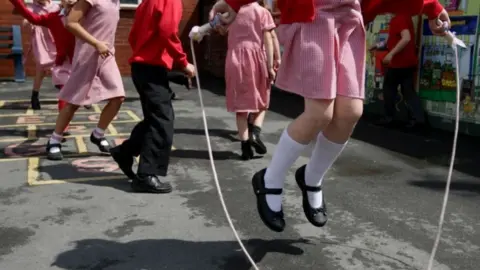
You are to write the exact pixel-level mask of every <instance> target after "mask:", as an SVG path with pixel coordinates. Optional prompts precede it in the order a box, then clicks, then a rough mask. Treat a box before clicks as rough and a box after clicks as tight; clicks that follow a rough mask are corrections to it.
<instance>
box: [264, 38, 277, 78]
mask: <svg viewBox="0 0 480 270" xmlns="http://www.w3.org/2000/svg"><path fill="white" fill-rule="evenodd" d="M263 42H264V44H265V50H266V52H267V65H268V76H269V77H270V80H272V81H273V80H275V69H274V65H273V60H274V58H273V57H274V54H275V52H274V45H273V38H272V31H264V32H263Z"/></svg>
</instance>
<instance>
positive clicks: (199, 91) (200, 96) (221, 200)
mask: <svg viewBox="0 0 480 270" xmlns="http://www.w3.org/2000/svg"><path fill="white" fill-rule="evenodd" d="M190 48H191V50H192V58H193V65H194V66H195V73H196V76H195V78H196V80H197V90H198V98H199V99H200V108H201V110H202V118H203V127H204V128H205V136H206V137H207V147H208V155H209V157H210V165H211V166H212V172H213V180H214V181H215V185H216V187H217V192H218V197H219V198H220V202H221V204H222V207H223V212H224V213H225V216H226V217H227V220H228V224H229V225H230V228H231V229H232V231H233V234H234V235H235V238H236V239H237V242H238V244H239V245H240V248H241V249H242V251H243V253H245V256H246V257H247V259H248V260H249V261H250V263H251V264H252V266H253V268H254V269H255V270H259V268H258V266H257V265H256V263H255V261H254V260H253V259H252V256H250V253H248V250H247V249H246V248H245V246H244V245H243V242H242V239H240V236H239V235H238V233H237V230H236V229H235V226H234V225H233V221H232V218H231V217H230V213H228V208H227V205H226V204H225V199H224V198H223V194H222V188H221V187H220V182H219V181H218V175H217V169H216V168H215V162H214V158H213V151H212V145H211V143H210V135H209V133H208V125H207V114H206V113H205V106H204V105H203V96H202V88H201V87H200V78H199V75H198V66H197V59H196V56H195V48H194V43H193V39H190Z"/></svg>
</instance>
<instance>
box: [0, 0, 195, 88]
mask: <svg viewBox="0 0 480 270" xmlns="http://www.w3.org/2000/svg"><path fill="white" fill-rule="evenodd" d="M201 2H202V0H199V1H197V0H183V4H184V9H183V19H182V22H181V24H180V35H181V39H182V42H183V44H184V48H185V50H186V52H188V54H189V55H190V53H189V52H190V46H189V40H188V32H189V31H190V29H191V28H192V27H193V26H194V25H196V24H198V21H199V12H198V11H199V10H198V9H199V7H201V5H200V4H201ZM14 13H15V12H14V10H13V7H12V5H11V3H10V2H9V0H0V26H9V25H14V24H16V25H21V24H22V20H23V18H22V17H21V16H19V15H16V14H14ZM134 14H135V10H134V9H130V10H129V9H122V10H121V11H120V18H121V19H120V22H119V23H118V29H117V35H116V42H115V49H116V55H115V56H116V58H117V63H118V66H119V68H120V72H121V73H122V75H124V76H129V75H130V66H129V64H128V58H129V57H130V55H131V50H130V46H129V45H128V34H129V32H130V27H131V25H132V22H133V17H134ZM22 39H23V50H24V52H25V53H26V52H27V51H28V48H29V47H30V33H29V31H28V29H25V28H22ZM0 53H2V51H0ZM189 58H191V57H189ZM199 58H201V57H200V56H199ZM25 72H26V74H27V76H33V75H35V64H34V62H33V58H32V55H31V54H30V55H29V56H28V57H27V61H26V66H25ZM10 77H13V62H12V61H11V60H3V59H0V79H2V78H10Z"/></svg>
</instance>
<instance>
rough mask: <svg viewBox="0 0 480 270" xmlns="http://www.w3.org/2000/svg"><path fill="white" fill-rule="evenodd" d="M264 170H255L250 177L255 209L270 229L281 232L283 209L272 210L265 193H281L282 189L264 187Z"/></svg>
mask: <svg viewBox="0 0 480 270" xmlns="http://www.w3.org/2000/svg"><path fill="white" fill-rule="evenodd" d="M265 172H266V169H263V170H261V171H259V172H257V173H256V174H255V175H254V176H253V178H252V187H253V192H254V193H255V196H256V197H257V210H258V214H259V215H260V218H261V219H262V221H263V223H264V224H265V225H266V226H267V227H268V228H269V229H270V230H272V231H275V232H282V231H283V230H284V229H285V219H284V218H283V210H280V211H279V212H274V211H272V210H271V209H270V207H269V206H268V203H267V198H266V195H268V194H270V195H282V192H283V190H282V189H280V188H278V189H270V188H265V179H264V177H265Z"/></svg>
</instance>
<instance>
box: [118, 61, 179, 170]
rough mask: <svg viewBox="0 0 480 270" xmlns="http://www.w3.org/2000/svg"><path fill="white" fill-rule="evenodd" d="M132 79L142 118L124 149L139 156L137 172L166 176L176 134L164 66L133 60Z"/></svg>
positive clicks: (123, 146)
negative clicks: (138, 98) (140, 106)
mask: <svg viewBox="0 0 480 270" xmlns="http://www.w3.org/2000/svg"><path fill="white" fill-rule="evenodd" d="M131 68H132V73H131V74H132V75H131V76H132V80H133V84H134V85H135V88H136V90H137V92H138V94H139V96H140V102H141V105H142V110H143V120H142V121H141V122H139V123H138V124H137V125H136V126H135V127H134V128H133V130H132V133H131V134H130V138H129V139H128V140H126V141H124V142H123V144H122V146H121V147H122V148H123V149H122V150H124V151H126V152H127V153H128V154H130V155H132V156H135V157H136V156H140V163H139V165H138V171H137V174H138V175H143V176H147V175H158V176H166V175H167V171H168V164H169V162H170V153H171V149H172V143H173V133H174V119H175V115H174V111H173V106H172V97H173V92H172V90H171V89H170V86H169V81H168V71H167V69H166V68H164V67H162V66H153V65H146V64H140V63H132V66H131Z"/></svg>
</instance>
